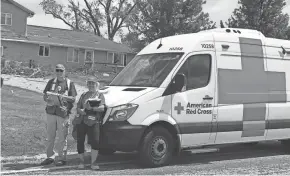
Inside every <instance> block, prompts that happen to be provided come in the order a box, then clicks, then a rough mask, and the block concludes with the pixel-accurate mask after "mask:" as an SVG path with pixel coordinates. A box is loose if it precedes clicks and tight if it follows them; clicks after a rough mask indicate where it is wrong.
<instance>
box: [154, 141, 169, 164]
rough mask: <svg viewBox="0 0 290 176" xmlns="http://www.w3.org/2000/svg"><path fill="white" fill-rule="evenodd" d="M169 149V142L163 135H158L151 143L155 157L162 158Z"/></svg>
mask: <svg viewBox="0 0 290 176" xmlns="http://www.w3.org/2000/svg"><path fill="white" fill-rule="evenodd" d="M166 151H167V143H166V141H165V139H164V138H163V137H156V138H155V139H154V140H153V142H152V145H151V156H152V157H153V158H154V159H161V158H162V157H164V155H165V154H166Z"/></svg>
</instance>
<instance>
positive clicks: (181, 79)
mask: <svg viewBox="0 0 290 176" xmlns="http://www.w3.org/2000/svg"><path fill="white" fill-rule="evenodd" d="M185 79H186V77H185V75H184V74H182V73H178V74H176V75H175V77H174V80H173V84H174V89H175V91H177V92H181V90H182V88H183V86H184V85H185Z"/></svg>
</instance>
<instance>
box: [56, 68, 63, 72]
mask: <svg viewBox="0 0 290 176" xmlns="http://www.w3.org/2000/svg"><path fill="white" fill-rule="evenodd" d="M55 71H56V72H63V70H60V69H56V70H55Z"/></svg>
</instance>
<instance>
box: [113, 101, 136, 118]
mask: <svg viewBox="0 0 290 176" xmlns="http://www.w3.org/2000/svg"><path fill="white" fill-rule="evenodd" d="M137 108H138V105H136V104H125V105H121V106H116V107H114V108H113V109H112V111H111V113H110V116H109V121H125V120H127V119H129V118H130V117H131V116H132V115H133V114H134V112H135V111H136V109H137Z"/></svg>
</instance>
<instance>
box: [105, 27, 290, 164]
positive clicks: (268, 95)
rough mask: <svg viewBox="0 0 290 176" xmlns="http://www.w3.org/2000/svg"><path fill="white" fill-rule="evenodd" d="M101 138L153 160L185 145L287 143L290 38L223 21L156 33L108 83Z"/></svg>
mask: <svg viewBox="0 0 290 176" xmlns="http://www.w3.org/2000/svg"><path fill="white" fill-rule="evenodd" d="M106 89H107V91H108V92H107V94H105V98H106V103H107V105H108V107H109V108H108V111H107V113H106V116H105V118H104V127H103V134H104V136H103V140H104V145H105V146H106V148H109V149H112V151H113V150H115V151H125V152H130V151H138V152H139V153H140V160H141V161H142V163H144V164H146V165H147V166H150V167H155V166H162V165H166V164H169V162H170V161H171V159H172V157H173V156H174V155H175V154H176V153H178V152H179V151H181V150H188V149H191V148H198V147H205V146H213V145H219V144H232V143H249V142H258V141H266V140H281V141H284V142H283V144H286V145H288V146H290V145H289V144H290V140H289V139H290V41H289V40H280V39H273V38H266V37H265V36H264V35H263V34H262V33H260V32H258V31H255V30H247V29H233V28H221V29H213V30H207V31H202V32H198V33H193V34H185V35H176V36H170V37H166V38H162V39H158V40H156V41H154V42H152V43H150V44H149V45H148V46H146V47H145V48H144V49H143V50H142V51H141V52H139V53H138V54H137V55H136V57H135V58H134V59H133V60H132V61H131V62H130V63H129V64H128V65H127V66H126V67H125V68H124V69H123V70H122V71H121V72H120V73H119V74H118V75H117V76H116V77H115V78H114V80H113V81H112V82H111V83H110V84H109V86H107V87H106Z"/></svg>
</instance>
